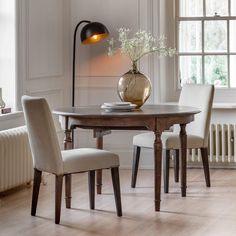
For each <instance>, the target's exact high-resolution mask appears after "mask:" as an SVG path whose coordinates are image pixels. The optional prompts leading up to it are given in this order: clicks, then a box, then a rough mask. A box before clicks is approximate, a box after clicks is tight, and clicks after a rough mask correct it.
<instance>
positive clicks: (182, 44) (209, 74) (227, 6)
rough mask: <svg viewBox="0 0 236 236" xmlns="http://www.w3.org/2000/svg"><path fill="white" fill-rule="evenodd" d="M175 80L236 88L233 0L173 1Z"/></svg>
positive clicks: (234, 8) (235, 19) (235, 2)
mask: <svg viewBox="0 0 236 236" xmlns="http://www.w3.org/2000/svg"><path fill="white" fill-rule="evenodd" d="M176 25H177V45H176V46H177V51H178V56H177V58H178V60H177V61H178V66H177V67H178V79H179V83H180V84H181V85H182V84H184V83H203V84H204V83H205V84H214V85H215V86H216V87H218V88H235V87H236V69H235V68H236V0H176Z"/></svg>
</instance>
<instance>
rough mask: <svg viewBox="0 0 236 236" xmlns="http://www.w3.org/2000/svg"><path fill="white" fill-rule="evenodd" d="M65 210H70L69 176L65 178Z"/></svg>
mask: <svg viewBox="0 0 236 236" xmlns="http://www.w3.org/2000/svg"><path fill="white" fill-rule="evenodd" d="M65 191H66V198H65V200H66V208H71V174H68V175H66V176H65Z"/></svg>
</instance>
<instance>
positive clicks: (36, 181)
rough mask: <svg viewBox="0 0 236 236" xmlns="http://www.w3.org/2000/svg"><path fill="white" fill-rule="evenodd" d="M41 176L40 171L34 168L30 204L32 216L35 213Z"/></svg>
mask: <svg viewBox="0 0 236 236" xmlns="http://www.w3.org/2000/svg"><path fill="white" fill-rule="evenodd" d="M41 178H42V171H39V170H37V169H34V185H33V194H32V204H31V215H32V216H35V214H36V209H37V203H38V196H39V189H40V183H41Z"/></svg>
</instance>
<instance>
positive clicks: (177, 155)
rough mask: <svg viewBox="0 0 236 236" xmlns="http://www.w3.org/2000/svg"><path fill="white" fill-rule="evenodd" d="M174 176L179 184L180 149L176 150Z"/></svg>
mask: <svg viewBox="0 0 236 236" xmlns="http://www.w3.org/2000/svg"><path fill="white" fill-rule="evenodd" d="M174 175H175V182H179V149H176V150H174Z"/></svg>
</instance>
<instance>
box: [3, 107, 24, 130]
mask: <svg viewBox="0 0 236 236" xmlns="http://www.w3.org/2000/svg"><path fill="white" fill-rule="evenodd" d="M22 125H25V121H24V114H23V112H22V111H16V112H12V113H8V114H1V115H0V130H5V129H11V128H15V127H19V126H22Z"/></svg>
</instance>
